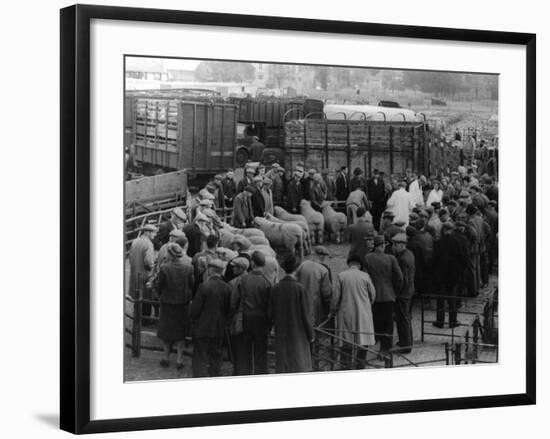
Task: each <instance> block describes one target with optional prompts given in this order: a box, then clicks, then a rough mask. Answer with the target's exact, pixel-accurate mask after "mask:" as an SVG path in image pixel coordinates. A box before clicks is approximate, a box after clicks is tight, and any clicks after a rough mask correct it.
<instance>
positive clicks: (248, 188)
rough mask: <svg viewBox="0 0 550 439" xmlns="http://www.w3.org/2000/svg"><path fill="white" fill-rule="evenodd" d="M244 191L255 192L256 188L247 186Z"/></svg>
mask: <svg viewBox="0 0 550 439" xmlns="http://www.w3.org/2000/svg"><path fill="white" fill-rule="evenodd" d="M244 190H245V191H247V192H254V191H255V190H256V189H254V186H251V185H249V184H247V185H246V186H245V187H244Z"/></svg>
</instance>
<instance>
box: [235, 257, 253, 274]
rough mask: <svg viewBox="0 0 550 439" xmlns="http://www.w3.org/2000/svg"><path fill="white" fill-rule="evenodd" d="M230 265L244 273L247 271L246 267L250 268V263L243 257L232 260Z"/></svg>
mask: <svg viewBox="0 0 550 439" xmlns="http://www.w3.org/2000/svg"><path fill="white" fill-rule="evenodd" d="M231 264H233V265H235V266H237V267H240V268H242V269H243V270H244V271H246V270H248V267H250V262H249V261H248V259H246V258H243V257H238V258H235V259H233V260H232V261H231Z"/></svg>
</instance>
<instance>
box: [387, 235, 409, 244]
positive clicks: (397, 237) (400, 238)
mask: <svg viewBox="0 0 550 439" xmlns="http://www.w3.org/2000/svg"><path fill="white" fill-rule="evenodd" d="M391 240H392V241H393V242H402V243H403V244H406V243H407V235H405V234H404V233H397V234H396V235H394V237H393V238H392V239H391Z"/></svg>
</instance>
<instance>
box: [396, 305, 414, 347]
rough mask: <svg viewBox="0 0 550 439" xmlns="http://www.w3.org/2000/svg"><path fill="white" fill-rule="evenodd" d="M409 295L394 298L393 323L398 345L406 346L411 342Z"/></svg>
mask: <svg viewBox="0 0 550 439" xmlns="http://www.w3.org/2000/svg"><path fill="white" fill-rule="evenodd" d="M411 302H412V298H410V297H398V298H397V299H396V300H395V325H396V326H397V335H398V337H399V342H398V344H399V346H400V347H402V348H408V347H410V346H412V344H413V333H412V322H411V311H410V310H411Z"/></svg>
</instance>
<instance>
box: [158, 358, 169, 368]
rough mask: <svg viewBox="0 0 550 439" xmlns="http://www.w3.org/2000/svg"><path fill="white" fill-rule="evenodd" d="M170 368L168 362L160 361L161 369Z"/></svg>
mask: <svg viewBox="0 0 550 439" xmlns="http://www.w3.org/2000/svg"><path fill="white" fill-rule="evenodd" d="M168 366H170V362H169V361H168V360H160V367H164V368H166V367H168Z"/></svg>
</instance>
